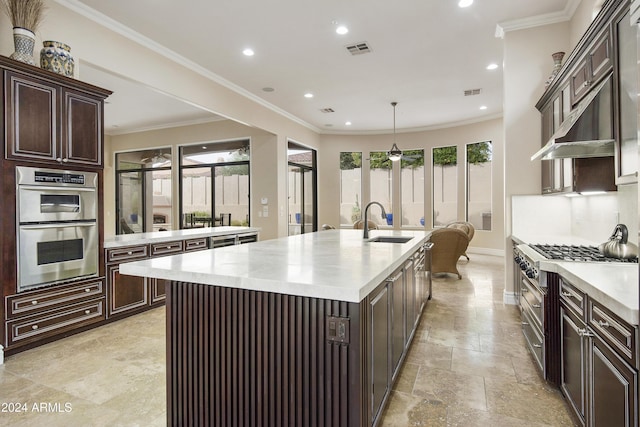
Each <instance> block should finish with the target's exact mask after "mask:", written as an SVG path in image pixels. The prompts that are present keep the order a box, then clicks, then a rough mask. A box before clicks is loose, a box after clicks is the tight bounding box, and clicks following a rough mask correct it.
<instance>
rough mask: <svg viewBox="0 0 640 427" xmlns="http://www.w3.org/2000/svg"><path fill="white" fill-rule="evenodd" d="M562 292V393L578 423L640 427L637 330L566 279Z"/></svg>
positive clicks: (597, 426)
mask: <svg viewBox="0 0 640 427" xmlns="http://www.w3.org/2000/svg"><path fill="white" fill-rule="evenodd" d="M560 287H561V290H562V292H561V298H560V299H561V306H560V315H561V316H560V318H561V326H560V334H561V349H562V351H561V358H562V362H561V367H562V369H561V375H560V376H561V384H560V388H561V390H562V393H563V394H564V396H565V398H566V399H567V402H568V403H569V406H570V407H571V408H572V409H573V412H574V414H575V416H576V420H577V421H578V422H579V424H580V425H582V426H588V427H617V426H620V427H634V426H638V421H639V420H638V391H637V390H638V369H637V366H636V365H635V364H637V354H638V353H637V352H638V348H637V346H636V343H637V339H638V329H637V327H636V328H634V327H632V326H631V325H629V324H627V323H626V322H624V321H623V320H622V319H620V318H618V317H617V316H616V315H615V314H613V313H612V312H610V311H608V310H607V309H606V308H604V307H603V306H601V305H600V304H599V303H598V302H596V301H594V300H592V299H590V297H589V296H588V295H586V294H579V291H576V288H575V286H573V285H571V284H569V283H568V282H567V281H566V280H564V279H561V280H560ZM570 290H573V291H570ZM576 296H578V297H581V298H576ZM576 300H580V301H581V302H582V303H581V304H575V301H576ZM615 348H619V349H620V350H617V349H615Z"/></svg>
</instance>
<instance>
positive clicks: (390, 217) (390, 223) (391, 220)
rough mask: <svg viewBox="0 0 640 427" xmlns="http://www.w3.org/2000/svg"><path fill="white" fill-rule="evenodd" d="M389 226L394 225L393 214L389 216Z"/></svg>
mask: <svg viewBox="0 0 640 427" xmlns="http://www.w3.org/2000/svg"><path fill="white" fill-rule="evenodd" d="M387 225H393V214H392V213H390V214H389V213H388V214H387Z"/></svg>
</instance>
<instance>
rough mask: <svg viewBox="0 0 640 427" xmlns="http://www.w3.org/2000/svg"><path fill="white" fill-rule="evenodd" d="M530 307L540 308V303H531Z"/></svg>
mask: <svg viewBox="0 0 640 427" xmlns="http://www.w3.org/2000/svg"><path fill="white" fill-rule="evenodd" d="M531 307H533V308H542V305H541V304H533V305H532V306H531Z"/></svg>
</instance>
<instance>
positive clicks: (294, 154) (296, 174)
mask: <svg viewBox="0 0 640 427" xmlns="http://www.w3.org/2000/svg"><path fill="white" fill-rule="evenodd" d="M288 158H289V194H288V197H289V235H294V234H304V233H311V232H313V231H317V230H318V220H317V216H318V215H317V208H316V200H317V191H316V188H317V186H316V176H317V175H316V151H315V150H311V149H309V148H305V147H303V146H301V145H298V144H295V143H292V142H290V143H289V151H288Z"/></svg>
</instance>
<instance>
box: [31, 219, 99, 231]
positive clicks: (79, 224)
mask: <svg viewBox="0 0 640 427" xmlns="http://www.w3.org/2000/svg"><path fill="white" fill-rule="evenodd" d="M95 226H96V222H95V221H91V222H56V223H54V224H28V225H21V226H20V229H21V230H39V229H43V228H45V229H46V228H69V227H95Z"/></svg>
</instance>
